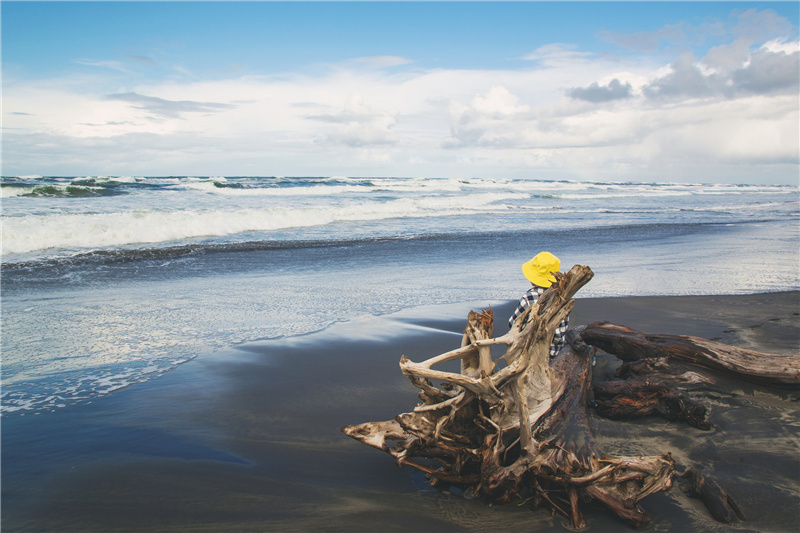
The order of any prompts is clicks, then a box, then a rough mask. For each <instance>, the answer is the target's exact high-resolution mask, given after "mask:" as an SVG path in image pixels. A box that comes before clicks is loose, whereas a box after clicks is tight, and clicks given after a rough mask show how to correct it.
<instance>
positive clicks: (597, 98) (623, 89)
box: [567, 78, 631, 104]
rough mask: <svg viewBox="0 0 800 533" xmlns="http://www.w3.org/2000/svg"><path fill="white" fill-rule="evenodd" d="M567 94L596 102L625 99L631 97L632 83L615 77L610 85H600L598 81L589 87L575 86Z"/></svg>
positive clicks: (578, 98) (577, 98)
mask: <svg viewBox="0 0 800 533" xmlns="http://www.w3.org/2000/svg"><path fill="white" fill-rule="evenodd" d="M567 94H568V95H569V96H570V97H572V98H575V99H576V100H585V101H587V102H592V103H595V104H598V103H602V102H611V101H612V100H623V99H625V98H630V97H631V84H630V83H626V84H624V85H623V84H622V82H621V81H619V80H618V79H617V78H614V79H613V80H611V81H610V82H609V84H608V85H600V84H598V83H597V82H595V83H592V84H591V85H589V86H588V87H574V88H572V89H569V90H568V91H567Z"/></svg>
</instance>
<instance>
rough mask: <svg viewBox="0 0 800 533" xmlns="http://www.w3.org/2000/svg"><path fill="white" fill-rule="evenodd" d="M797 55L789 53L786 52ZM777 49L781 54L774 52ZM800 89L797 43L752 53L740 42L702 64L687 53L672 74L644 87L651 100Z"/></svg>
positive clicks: (712, 54)
mask: <svg viewBox="0 0 800 533" xmlns="http://www.w3.org/2000/svg"><path fill="white" fill-rule="evenodd" d="M792 49H794V51H793V52H791V53H787V51H786V50H792ZM773 50H777V51H773ZM799 86H800V51H798V45H797V43H794V45H793V46H791V47H787V46H785V45H783V44H780V45H779V44H773V45H770V46H762V47H761V48H759V49H757V50H755V51H752V52H750V50H749V48H745V47H744V46H743V45H742V43H741V42H740V41H737V42H736V43H733V44H732V45H730V46H726V47H717V48H712V49H711V50H710V51H709V53H708V54H707V55H706V57H705V58H704V59H703V60H702V61H698V60H697V59H696V58H695V57H694V55H693V54H692V53H691V52H684V53H682V54H681V55H680V57H679V58H678V59H677V60H676V61H675V62H673V63H672V64H671V65H670V72H669V73H668V74H666V75H664V76H662V77H659V78H657V79H654V80H653V81H652V82H651V83H649V84H648V85H647V86H645V87H644V88H643V92H644V94H645V95H646V96H648V97H649V98H662V99H663V98H666V99H680V98H708V97H725V98H736V97H740V96H746V95H749V94H770V93H776V94H777V93H785V92H791V91H794V92H796V91H797V89H798V87H799Z"/></svg>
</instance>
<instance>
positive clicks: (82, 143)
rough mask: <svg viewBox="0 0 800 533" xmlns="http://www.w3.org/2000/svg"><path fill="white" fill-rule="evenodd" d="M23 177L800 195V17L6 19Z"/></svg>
mask: <svg viewBox="0 0 800 533" xmlns="http://www.w3.org/2000/svg"><path fill="white" fill-rule="evenodd" d="M0 10H2V67H3V169H2V172H3V174H4V175H15V174H16V175H19V174H43V175H145V176H147V175H202V176H207V175H228V176H233V175H289V176H304V175H350V176H421V177H437V176H441V177H473V176H475V177H513V178H523V177H530V178H538V179H596V180H618V181H690V182H709V181H710V182H736V183H759V182H768V183H797V181H798V157H799V156H798V150H800V148H798V147H799V146H800V139H798V135H799V134H798V131H799V130H800V119H799V118H798V79H799V78H800V74H799V73H798V65H799V64H800V59H798V58H800V51H798V12H799V11H800V7H798V3H796V2H777V3H766V2H734V3H727V2H708V3H706V2H665V3H659V2H553V3H544V2H511V3H500V2H400V3H393V2H322V3H316V2H7V1H4V2H2V4H0Z"/></svg>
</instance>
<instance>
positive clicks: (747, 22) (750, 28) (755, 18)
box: [730, 9, 793, 42]
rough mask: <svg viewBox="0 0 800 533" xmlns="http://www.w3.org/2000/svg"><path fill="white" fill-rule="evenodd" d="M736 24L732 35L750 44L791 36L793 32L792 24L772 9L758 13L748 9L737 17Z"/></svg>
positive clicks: (732, 29)
mask: <svg viewBox="0 0 800 533" xmlns="http://www.w3.org/2000/svg"><path fill="white" fill-rule="evenodd" d="M735 20H736V24H735V26H734V27H733V28H731V30H730V31H731V34H732V35H734V36H736V37H737V38H739V39H746V40H748V41H750V42H756V41H766V40H769V39H772V38H774V37H775V36H776V35H789V34H791V32H792V31H793V28H792V23H791V22H789V21H788V20H786V19H785V18H783V17H781V16H779V15H778V14H777V13H775V11H773V10H772V9H764V10H762V11H757V10H755V9H748V10H746V11H744V12H741V13H739V14H738V15H737V16H736V19H735Z"/></svg>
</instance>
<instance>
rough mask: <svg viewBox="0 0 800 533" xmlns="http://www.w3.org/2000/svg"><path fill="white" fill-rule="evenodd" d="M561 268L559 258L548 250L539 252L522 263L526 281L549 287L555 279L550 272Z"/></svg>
mask: <svg viewBox="0 0 800 533" xmlns="http://www.w3.org/2000/svg"><path fill="white" fill-rule="evenodd" d="M559 270H561V260H560V259H559V258H558V257H556V256H554V255H553V254H551V253H550V252H541V253H540V254H538V255H537V256H536V257H534V258H533V259H531V260H530V261H528V262H527V263H524V264H523V265H522V273H523V274H524V275H525V277H526V278H528V281H530V282H531V283H533V284H534V285H538V286H540V287H549V286H550V285H552V284H553V282H554V281H555V280H556V278H555V276H553V274H551V272H558V271H559Z"/></svg>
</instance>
